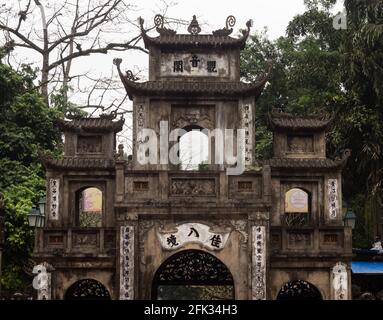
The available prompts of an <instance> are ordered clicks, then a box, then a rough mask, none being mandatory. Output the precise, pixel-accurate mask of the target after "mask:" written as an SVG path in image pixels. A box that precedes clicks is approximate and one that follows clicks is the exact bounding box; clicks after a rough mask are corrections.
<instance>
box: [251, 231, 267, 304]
mask: <svg viewBox="0 0 383 320" xmlns="http://www.w3.org/2000/svg"><path fill="white" fill-rule="evenodd" d="M252 234H253V238H252V243H253V253H252V260H253V265H252V299H253V300H266V228H265V226H259V225H258V226H253V228H252Z"/></svg>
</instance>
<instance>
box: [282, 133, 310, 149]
mask: <svg viewBox="0 0 383 320" xmlns="http://www.w3.org/2000/svg"><path fill="white" fill-rule="evenodd" d="M287 151H288V152H290V153H311V152H314V137H313V136H297V135H289V136H287Z"/></svg>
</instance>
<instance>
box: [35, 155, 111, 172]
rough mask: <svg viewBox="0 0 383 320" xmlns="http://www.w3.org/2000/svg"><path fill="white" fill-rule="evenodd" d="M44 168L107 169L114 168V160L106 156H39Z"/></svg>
mask: <svg viewBox="0 0 383 320" xmlns="http://www.w3.org/2000/svg"><path fill="white" fill-rule="evenodd" d="M40 159H41V161H42V163H43V164H44V166H45V168H49V169H67V170H83V169H87V170H88V169H98V170H107V169H113V168H114V164H115V162H114V160H113V159H108V158H79V157H64V158H62V159H54V158H52V157H47V156H40Z"/></svg>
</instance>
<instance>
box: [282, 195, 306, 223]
mask: <svg viewBox="0 0 383 320" xmlns="http://www.w3.org/2000/svg"><path fill="white" fill-rule="evenodd" d="M284 218H285V223H286V225H287V226H303V225H307V224H308V222H309V220H310V194H309V193H308V192H306V191H305V190H303V189H300V188H292V189H290V190H288V191H287V192H286V193H285V216H284Z"/></svg>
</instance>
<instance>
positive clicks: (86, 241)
mask: <svg viewBox="0 0 383 320" xmlns="http://www.w3.org/2000/svg"><path fill="white" fill-rule="evenodd" d="M73 236H74V244H75V245H88V246H95V245H97V234H89V233H82V234H81V233H78V234H74V235H73Z"/></svg>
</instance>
